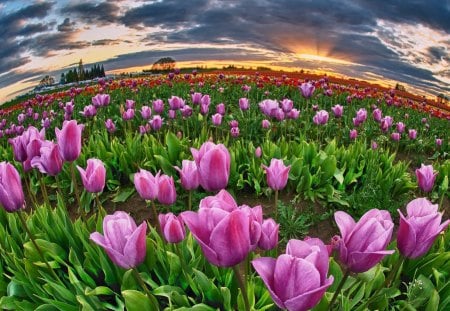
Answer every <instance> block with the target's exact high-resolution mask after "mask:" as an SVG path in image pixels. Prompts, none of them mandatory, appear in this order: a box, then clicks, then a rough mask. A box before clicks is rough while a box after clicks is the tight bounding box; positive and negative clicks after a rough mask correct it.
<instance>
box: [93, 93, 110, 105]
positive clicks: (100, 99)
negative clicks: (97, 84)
mask: <svg viewBox="0 0 450 311" xmlns="http://www.w3.org/2000/svg"><path fill="white" fill-rule="evenodd" d="M110 100H111V98H110V97H109V95H108V94H97V95H95V96H94V97H92V104H93V105H94V106H95V107H97V108H98V107H102V106H108V105H109V102H110Z"/></svg>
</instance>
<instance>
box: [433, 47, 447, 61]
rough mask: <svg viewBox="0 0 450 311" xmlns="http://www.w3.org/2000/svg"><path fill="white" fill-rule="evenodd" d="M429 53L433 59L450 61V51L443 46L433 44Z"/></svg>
mask: <svg viewBox="0 0 450 311" xmlns="http://www.w3.org/2000/svg"><path fill="white" fill-rule="evenodd" d="M428 53H429V55H430V57H431V60H432V61H437V62H439V61H441V60H445V61H447V62H450V53H449V52H447V51H446V49H445V48H444V47H442V46H432V47H430V48H428Z"/></svg>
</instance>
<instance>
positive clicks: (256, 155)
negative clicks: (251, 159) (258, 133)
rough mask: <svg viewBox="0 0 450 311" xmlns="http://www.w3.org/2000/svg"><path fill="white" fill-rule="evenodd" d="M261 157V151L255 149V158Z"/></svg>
mask: <svg viewBox="0 0 450 311" xmlns="http://www.w3.org/2000/svg"><path fill="white" fill-rule="evenodd" d="M261 155H262V149H261V147H257V148H256V149H255V157H257V158H261Z"/></svg>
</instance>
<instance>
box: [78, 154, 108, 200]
mask: <svg viewBox="0 0 450 311" xmlns="http://www.w3.org/2000/svg"><path fill="white" fill-rule="evenodd" d="M77 168H78V171H79V172H80V176H81V180H82V181H83V186H84V188H85V189H86V191H87V192H91V193H99V192H102V191H103V188H104V187H105V181H106V169H105V165H104V164H103V162H102V161H101V160H98V159H88V160H87V167H86V170H84V169H83V168H81V167H80V166H78V165H77Z"/></svg>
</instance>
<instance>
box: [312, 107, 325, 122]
mask: <svg viewBox="0 0 450 311" xmlns="http://www.w3.org/2000/svg"><path fill="white" fill-rule="evenodd" d="M313 122H314V124H316V125H320V124H322V125H323V124H327V122H328V112H327V111H325V110H320V111H317V112H316V115H315V116H314V117H313Z"/></svg>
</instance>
